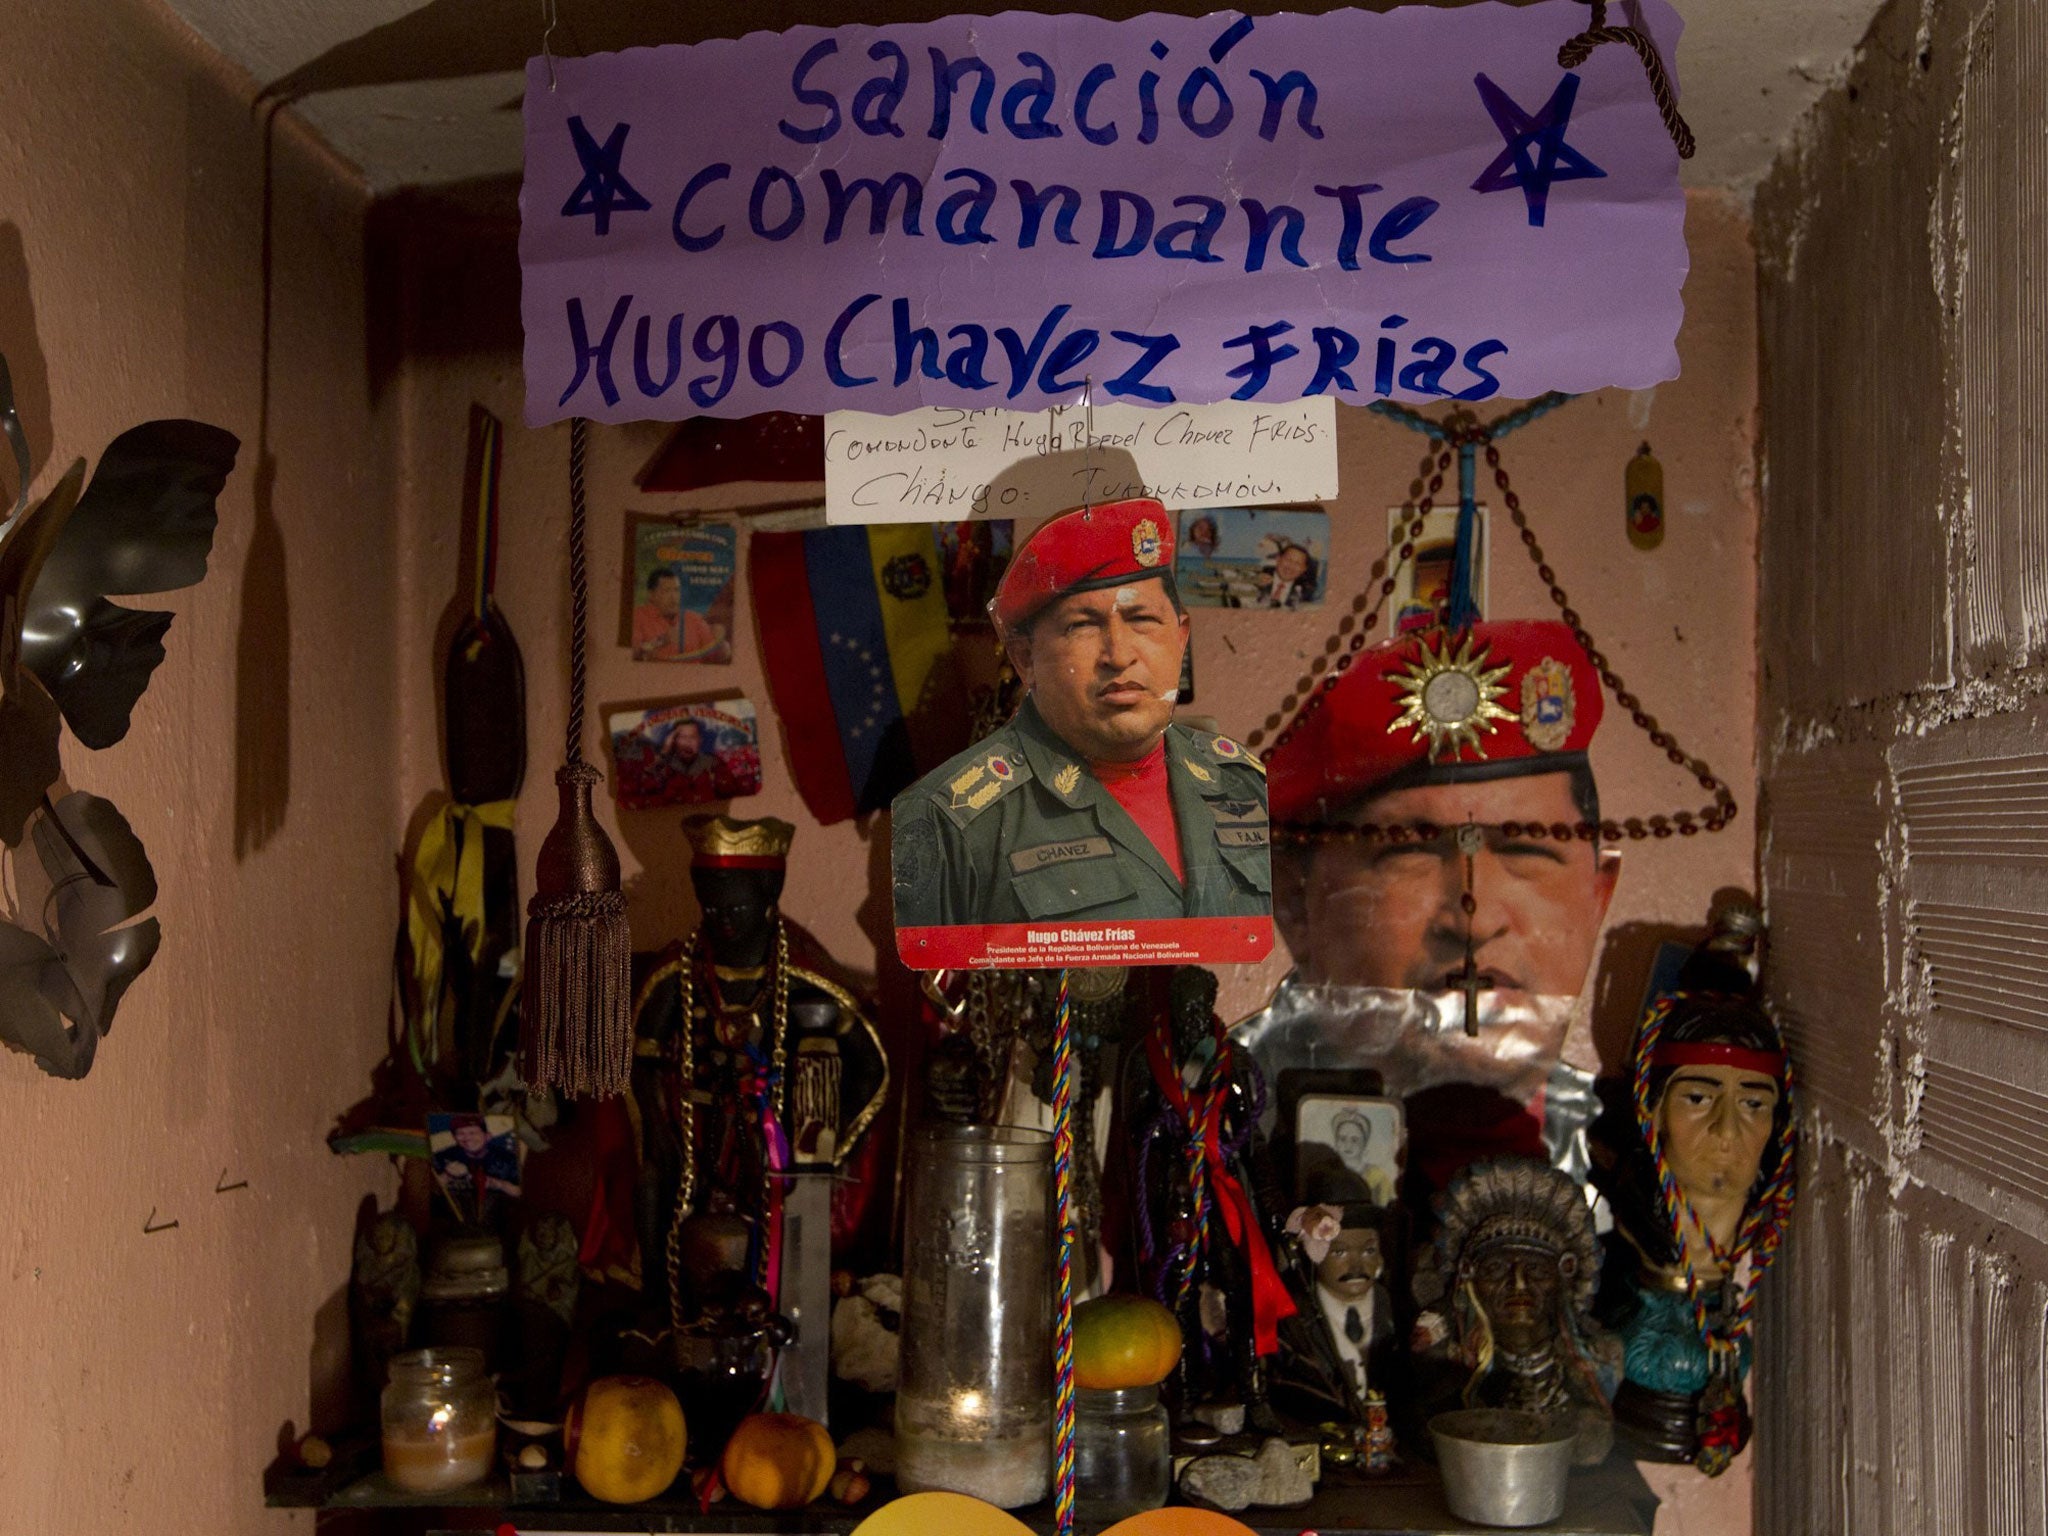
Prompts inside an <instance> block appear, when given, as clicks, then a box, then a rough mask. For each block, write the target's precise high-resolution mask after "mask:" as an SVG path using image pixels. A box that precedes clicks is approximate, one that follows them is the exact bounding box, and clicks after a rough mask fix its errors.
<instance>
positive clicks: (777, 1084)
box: [754, 917, 789, 1291]
mask: <svg viewBox="0 0 2048 1536" xmlns="http://www.w3.org/2000/svg"><path fill="white" fill-rule="evenodd" d="M769 1029H770V1032H771V1033H772V1034H773V1036H774V1044H773V1046H771V1047H770V1049H769V1054H768V1084H767V1087H766V1088H765V1089H764V1090H763V1093H762V1098H763V1101H764V1102H763V1103H762V1106H761V1111H762V1124H761V1133H762V1134H761V1206H760V1209H761V1219H762V1220H763V1221H766V1220H767V1219H768V1206H769V1201H770V1199H771V1198H772V1197H773V1195H774V1192H775V1180H776V1178H777V1172H776V1170H775V1169H774V1167H772V1166H771V1164H770V1160H769V1156H768V1135H767V1112H768V1106H767V1103H766V1102H765V1101H766V1098H767V1095H769V1094H775V1095H777V1103H776V1105H775V1118H776V1119H777V1120H778V1121H779V1122H780V1123H781V1124H782V1126H783V1133H782V1134H783V1136H784V1137H785V1138H787V1137H788V1135H789V1130H788V1127H789V1085H788V1084H787V1083H785V1082H784V1081H783V1077H782V1070H783V1064H784V1057H785V1054H786V1052H787V1050H788V1046H789V930H788V929H787V928H785V927H784V926H783V925H782V919H781V918H780V917H777V918H776V919H775V1005H774V1015H773V1020H772V1022H771V1024H770V1025H769ZM754 1284H756V1285H758V1286H759V1287H760V1288H761V1289H762V1290H764V1291H765V1290H768V1289H770V1287H769V1284H768V1241H767V1238H766V1237H765V1235H764V1236H763V1238H762V1240H761V1256H760V1258H759V1260H757V1261H756V1263H755V1266H754Z"/></svg>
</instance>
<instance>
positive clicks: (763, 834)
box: [683, 816, 796, 867]
mask: <svg viewBox="0 0 2048 1536" xmlns="http://www.w3.org/2000/svg"><path fill="white" fill-rule="evenodd" d="M683 836H685V837H686V838H688V839H689V841H690V851H691V852H692V853H693V854H695V855H696V861H697V862H698V863H700V864H741V863H744V864H749V865H756V866H757V867H758V866H759V865H761V864H766V863H770V862H773V863H777V864H779V863H782V862H783V861H785V860H786V859H788V857H789V845H790V844H791V843H792V842H793V841H795V839H796V828H795V827H794V826H792V825H790V823H788V822H786V821H779V820H777V819H776V818H775V817H773V816H763V817H761V818H760V819H759V820H758V821H741V820H738V819H737V818H735V817H732V816H685V817H684V818H683Z"/></svg>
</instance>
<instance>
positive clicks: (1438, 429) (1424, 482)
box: [1246, 396, 1736, 844]
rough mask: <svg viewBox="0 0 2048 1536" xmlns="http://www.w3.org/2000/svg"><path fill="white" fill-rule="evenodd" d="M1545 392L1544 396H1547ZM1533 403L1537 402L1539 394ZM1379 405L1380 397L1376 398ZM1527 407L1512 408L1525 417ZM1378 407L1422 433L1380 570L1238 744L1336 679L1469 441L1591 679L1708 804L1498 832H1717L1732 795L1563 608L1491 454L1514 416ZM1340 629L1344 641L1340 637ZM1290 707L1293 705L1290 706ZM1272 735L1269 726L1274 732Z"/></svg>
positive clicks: (1277, 741)
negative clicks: (1426, 447) (1436, 417)
mask: <svg viewBox="0 0 2048 1536" xmlns="http://www.w3.org/2000/svg"><path fill="white" fill-rule="evenodd" d="M1548 399H1549V397H1547V396H1546V397H1545V400H1548ZM1538 403H1539V404H1540V403H1542V402H1538ZM1382 405H1384V402H1382ZM1528 409H1529V408H1526V407H1525V408H1524V411H1521V412H1517V413H1515V416H1517V417H1519V416H1522V415H1525V414H1526V412H1527V410H1528ZM1382 414H1384V415H1389V416H1393V417H1395V418H1396V419H1403V418H1406V419H1405V420H1404V424H1417V423H1419V424H1421V426H1422V427H1423V428H1424V429H1426V430H1427V431H1428V432H1429V433H1430V437H1431V444H1432V446H1431V449H1430V452H1429V453H1427V454H1425V455H1424V456H1423V459H1422V462H1421V464H1420V466H1419V467H1418V469H1417V471H1416V477H1415V479H1414V480H1413V481H1412V482H1411V483H1410V485H1409V487H1408V498H1407V500H1406V501H1404V502H1403V503H1402V507H1401V511H1402V513H1403V514H1404V520H1403V522H1402V523H1401V524H1400V526H1399V527H1398V528H1397V529H1396V531H1395V534H1394V537H1393V539H1392V540H1391V541H1390V542H1389V543H1388V545H1387V553H1386V554H1385V555H1384V556H1383V557H1382V558H1381V559H1379V560H1377V561H1375V562H1374V564H1373V568H1372V575H1373V576H1374V577H1377V578H1379V588H1378V592H1377V593H1375V592H1374V591H1373V587H1372V581H1371V579H1370V578H1368V581H1367V584H1366V586H1365V588H1364V589H1363V590H1361V591H1360V592H1359V593H1358V595H1357V596H1356V597H1354V598H1353V599H1352V600H1351V611H1350V612H1349V613H1347V614H1345V615H1344V616H1343V617H1342V618H1340V619H1339V620H1338V621H1337V629H1336V633H1334V634H1332V635H1331V636H1330V637H1329V638H1328V639H1327V640H1326V641H1325V642H1324V644H1323V654H1322V655H1320V656H1317V657H1315V658H1314V659H1313V660H1311V661H1310V663H1309V668H1308V670H1307V671H1306V672H1304V673H1303V674H1302V675H1301V677H1300V678H1299V679H1297V680H1296V682H1295V684H1294V687H1293V689H1292V690H1291V691H1290V692H1289V693H1288V694H1287V696H1286V697H1285V698H1283V699H1282V700H1281V701H1280V707H1279V708H1278V709H1277V710H1275V711H1274V712H1273V713H1272V714H1270V715H1268V716H1267V717H1266V719H1265V723H1264V724H1263V725H1261V726H1260V727H1259V728H1258V729H1257V730H1255V731H1253V732H1252V733H1251V734H1250V736H1248V737H1247V738H1246V745H1247V746H1250V747H1252V748H1254V749H1256V748H1258V747H1259V746H1260V744H1261V743H1263V742H1264V741H1265V740H1266V739H1267V738H1268V737H1269V736H1271V737H1272V738H1273V745H1272V747H1271V748H1268V749H1267V751H1266V752H1265V753H1262V754H1261V755H1262V756H1270V755H1271V753H1272V751H1273V750H1275V749H1277V748H1279V747H1282V746H1284V745H1286V743H1287V742H1288V741H1289V740H1290V739H1291V738H1292V737H1293V736H1294V734H1295V733H1296V732H1297V731H1299V730H1300V729H1301V727H1302V724H1303V722H1304V721H1306V720H1307V719H1308V718H1309V717H1310V716H1311V715H1312V714H1313V713H1314V712H1315V711H1316V710H1318V709H1320V708H1322V707H1323V703H1324V699H1325V697H1326V696H1327V695H1328V693H1329V690H1330V689H1331V688H1332V687H1333V686H1334V685H1335V684H1336V682H1337V679H1338V678H1340V677H1341V676H1343V674H1344V673H1346V672H1348V671H1349V670H1350V669H1351V664H1352V662H1353V661H1355V660H1356V659H1357V658H1358V654H1359V652H1361V651H1363V650H1364V649H1365V646H1366V642H1367V641H1368V639H1369V638H1370V637H1371V634H1372V631H1373V628H1374V626H1375V625H1376V624H1377V623H1378V622H1379V618H1380V614H1381V613H1382V611H1383V610H1384V609H1385V607H1386V603H1387V599H1388V598H1389V597H1390V596H1391V595H1392V594H1393V591H1394V587H1395V585H1396V581H1397V578H1398V576H1399V573H1400V570H1401V568H1402V566H1403V565H1405V564H1406V563H1407V562H1408V561H1409V560H1411V559H1412V558H1413V557H1414V554H1415V541H1416V540H1417V539H1419V538H1420V537H1421V536H1422V529H1423V525H1424V521H1425V519H1427V517H1428V516H1429V513H1430V511H1431V510H1432V509H1433V508H1434V507H1435V505H1436V497H1437V494H1438V493H1439V492H1440V491H1442V489H1443V486H1444V477H1445V475H1446V474H1448V473H1449V472H1450V468H1451V464H1452V462H1453V460H1454V459H1455V458H1456V456H1457V452H1458V449H1459V447H1460V446H1461V445H1464V444H1473V445H1476V446H1477V447H1479V448H1480V449H1481V450H1482V451H1483V452H1484V454H1485V457H1486V464H1487V468H1489V469H1490V470H1491V471H1492V472H1493V483H1494V484H1495V485H1496V486H1497V487H1498V488H1499V489H1500V493H1501V498H1502V501H1503V502H1504V504H1505V505H1506V507H1507V509H1508V517H1509V518H1510V520H1511V521H1512V522H1513V523H1514V526H1515V530H1516V532H1517V533H1518V534H1519V535H1520V537H1521V541H1522V548H1523V549H1524V550H1525V551H1527V553H1528V556H1529V559H1530V562H1531V563H1532V564H1534V565H1535V567H1536V574H1537V576H1538V578H1539V579H1540V580H1541V581H1542V582H1543V584H1544V585H1545V586H1546V587H1547V588H1548V589H1549V591H1550V600H1551V602H1553V603H1554V604H1556V605H1557V609H1558V616H1559V617H1560V618H1561V619H1563V620H1564V622H1565V624H1566V625H1567V626H1568V627H1569V628H1570V630H1571V632H1572V638H1573V639H1575V640H1577V641H1578V643H1579V646H1580V648H1581V649H1582V650H1583V651H1584V652H1585V653H1586V659H1587V660H1588V661H1590V662H1591V663H1592V664H1593V668H1594V670H1595V671H1596V672H1598V673H1599V674H1600V681H1601V683H1602V684H1603V685H1605V687H1606V688H1607V691H1608V692H1609V693H1610V694H1612V695H1613V697H1614V701H1615V703H1617V704H1618V705H1620V706H1621V707H1622V708H1623V709H1625V710H1627V711H1628V715H1629V718H1630V720H1631V721H1633V722H1634V724H1635V726H1636V728H1637V729H1638V730H1640V731H1642V732H1643V733H1644V734H1645V735H1646V736H1648V737H1649V738H1650V743H1651V745H1652V746H1654V747H1656V748H1657V749H1658V750H1659V751H1661V752H1662V753H1663V754H1664V755H1665V757H1666V758H1667V759H1669V760H1670V762H1671V763H1672V764H1673V765H1674V766H1677V767H1680V768H1683V769H1685V770H1686V771H1687V772H1688V773H1690V774H1691V775H1692V776H1693V778H1694V779H1695V780H1696V781H1697V782H1698V784H1699V786H1700V788H1701V789H1703V790H1705V791H1706V792H1707V794H1708V795H1710V796H1711V797H1712V801H1711V803H1710V804H1707V805H1703V806H1701V807H1700V808H1699V810H1698V811H1697V812H1695V811H1675V812H1673V813H1671V814H1670V815H1668V816H1664V815H1657V816H1649V817H1640V816H1630V817H1627V818H1625V819H1623V820H1619V821H1616V820H1612V819H1608V820H1602V821H1600V822H1597V823H1596V822H1590V821H1581V822H1578V823H1577V824H1573V823H1571V822H1565V821H1556V822H1548V823H1546V822H1514V821H1510V822H1503V823H1501V825H1500V831H1501V834H1502V835H1503V836H1505V837H1509V838H1519V839H1528V840H1530V841H1541V840H1543V839H1546V838H1549V839H1554V840H1556V841H1558V842H1569V841H1571V840H1572V839H1574V838H1576V839H1578V840H1580V841H1582V842H1591V841H1595V840H1600V839H1605V840H1606V841H1608V842H1621V841H1624V840H1627V841H1631V842H1640V841H1643V840H1644V839H1647V838H1668V837H1671V836H1673V835H1674V834H1675V835H1677V836H1681V837H1692V836H1695V835H1696V834H1698V833H1700V832H1719V831H1720V830H1722V828H1724V827H1726V826H1727V825H1728V824H1729V823H1730V822H1732V821H1733V820H1734V819H1735V813H1736V804H1735V796H1734V795H1733V794H1732V793H1731V792H1730V791H1729V789H1728V786H1727V785H1725V784H1723V783H1722V782H1721V781H1720V780H1719V779H1717V778H1716V777H1715V776H1714V774H1713V770H1712V769H1711V768H1709V767H1708V765H1707V763H1706V762H1705V761H1704V760H1703V759H1700V758H1696V757H1693V756H1690V755H1689V754H1688V753H1687V752H1686V751H1685V749H1684V748H1683V747H1681V746H1680V745H1679V744H1678V741H1677V739H1676V738H1674V737H1673V736H1672V734H1671V733H1670V732H1669V731H1667V730H1665V729H1664V728H1663V727H1662V726H1661V725H1659V724H1658V722H1657V718H1656V717H1655V716H1654V715H1652V714H1650V713H1649V712H1648V711H1647V710H1645V709H1644V708H1643V706H1642V701H1641V700H1640V699H1638V698H1637V697H1636V695H1635V694H1633V693H1631V692H1630V691H1629V688H1628V685H1627V684H1626V683H1625V682H1624V681H1623V680H1622V678H1621V675H1620V674H1619V673H1618V672H1616V671H1615V670H1614V668H1613V667H1611V666H1610V665H1609V664H1608V661H1607V657H1606V655H1605V653H1603V652H1602V651H1601V650H1600V648H1599V646H1598V645H1597V644H1596V643H1595V641H1594V639H1593V636H1592V635H1591V634H1590V633H1589V632H1588V631H1587V629H1586V626H1585V624H1584V623H1583V622H1582V621H1581V619H1580V617H1579V614H1578V611H1577V610H1576V609H1575V608H1573V607H1572V603H1571V597H1570V595H1569V594H1567V593H1566V591H1565V590H1564V587H1563V586H1562V585H1561V584H1560V583H1559V581H1558V579H1557V572H1556V571H1555V570H1554V569H1553V568H1552V566H1551V565H1550V563H1549V561H1548V559H1547V558H1546V557H1545V556H1544V553H1543V546H1542V544H1540V543H1539V542H1538V541H1537V538H1536V532H1535V530H1534V529H1533V528H1531V527H1530V526H1529V516H1528V514H1527V513H1526V512H1525V511H1524V510H1523V508H1522V501H1521V498H1520V496H1518V495H1517V494H1516V493H1515V490H1514V487H1513V486H1512V485H1511V484H1509V482H1508V473H1507V470H1506V469H1505V468H1503V467H1502V465H1501V461H1500V449H1499V447H1498V446H1497V445H1496V444H1495V442H1494V436H1495V433H1496V431H1497V430H1499V429H1502V428H1504V427H1505V426H1506V425H1508V424H1509V423H1510V421H1511V420H1513V419H1514V418H1511V417H1503V418H1501V419H1500V420H1499V421H1496V422H1481V421H1478V420H1476V419H1475V418H1473V417H1471V416H1470V415H1468V414H1465V413H1462V412H1461V413H1459V414H1458V415H1456V416H1453V417H1452V418H1450V419H1449V420H1448V421H1445V422H1441V423H1438V422H1431V421H1428V420H1427V419H1426V418H1423V417H1420V416H1416V415H1414V413H1412V412H1404V411H1401V410H1400V409H1399V408H1398V407H1392V408H1386V409H1383V410H1382ZM1347 637H1348V639H1347ZM1297 706H1299V707H1298V708H1297ZM1275 733H1277V734H1275ZM1273 833H1274V837H1275V839H1276V840H1277V841H1280V842H1287V843H1296V844H1308V843H1328V842H1341V841H1352V840H1363V841H1366V842H1382V841H1383V842H1389V843H1407V842H1422V843H1427V842H1434V841H1435V840H1436V839H1437V838H1439V837H1441V836H1442V835H1443V833H1444V829H1443V828H1441V827H1435V826H1430V825H1426V824H1420V823H1417V824H1410V825H1395V826H1381V825H1377V824H1375V823H1370V822H1363V823H1352V822H1303V823H1294V824H1290V825H1284V826H1276V827H1275V828H1274V829H1273Z"/></svg>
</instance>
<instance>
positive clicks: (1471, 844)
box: [1451, 820, 1493, 1040]
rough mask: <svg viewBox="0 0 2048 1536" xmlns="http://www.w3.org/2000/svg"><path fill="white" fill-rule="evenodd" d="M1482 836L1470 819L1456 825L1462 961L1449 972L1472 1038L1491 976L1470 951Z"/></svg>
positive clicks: (1475, 910) (1477, 1033) (1475, 1035)
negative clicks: (1461, 867)
mask: <svg viewBox="0 0 2048 1536" xmlns="http://www.w3.org/2000/svg"><path fill="white" fill-rule="evenodd" d="M1485 836H1486V834H1485V833H1483V832H1481V831H1480V830H1479V828H1478V826H1477V825H1476V824H1475V823H1474V822H1472V821H1470V820H1467V821H1466V823H1465V825H1464V826H1462V827H1460V828H1458V852H1460V853H1461V854H1463V855H1464V856H1465V889H1464V892H1463V894H1462V895H1461V896H1460V897H1459V899H1458V905H1459V906H1460V907H1461V908H1462V909H1463V911H1464V913H1465V963H1464V965H1463V966H1461V967H1460V968H1459V969H1458V970H1456V971H1454V972H1452V973H1451V974H1452V977H1453V978H1454V979H1455V980H1456V981H1457V983H1458V990H1459V991H1460V992H1462V993H1463V994H1464V995H1465V1033H1466V1034H1467V1035H1469V1036H1470V1037H1471V1038H1473V1039H1475V1040H1476V1039H1478V1038H1479V994H1480V992H1481V991H1482V990H1484V989H1485V988H1486V987H1487V986H1488V985H1490V984H1491V983H1492V981H1493V978H1492V977H1491V976H1488V975H1486V974H1484V973H1483V972H1481V971H1480V970H1479V968H1478V966H1477V964H1476V963H1475V962H1474V959H1473V954H1472V919H1473V916H1474V915H1475V914H1476V913H1477V912H1478V910H1479V903H1478V901H1477V900H1476V899H1475V898H1474V897H1473V895H1472V861H1473V859H1474V857H1475V856H1476V855H1477V854H1478V852H1479V849H1480V847H1481V845H1482V843H1483V841H1484V839H1485Z"/></svg>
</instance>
